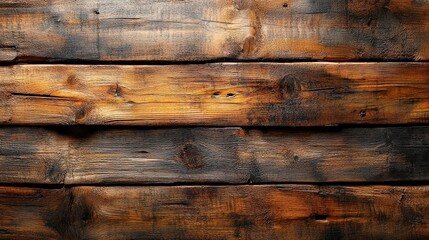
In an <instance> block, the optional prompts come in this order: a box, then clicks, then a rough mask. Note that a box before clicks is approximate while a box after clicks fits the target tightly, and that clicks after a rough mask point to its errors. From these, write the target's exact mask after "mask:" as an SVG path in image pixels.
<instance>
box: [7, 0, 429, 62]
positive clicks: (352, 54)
mask: <svg viewBox="0 0 429 240" xmlns="http://www.w3.org/2000/svg"><path fill="white" fill-rule="evenodd" d="M428 12H429V2H428V1H425V0H390V1H380V0H365V1H362V0H324V1H314V0H289V1H285V0H270V1H265V0H186V1H179V0H177V1H172V0H158V1H152V0H143V1H133V0H126V1H124V0H103V1H98V0H76V1H69V0H55V1H54V0H49V1H46V0H33V1H26V0H2V1H0V30H1V32H2V34H1V35H0V61H1V60H2V61H14V60H15V61H33V60H38V61H40V60H52V59H55V60H102V61H111V60H115V61H116V60H118V61H120V60H127V61H132V60H149V61H154V60H155V61H159V60H164V61H198V60H218V59H225V58H226V59H233V60H240V59H295V60H296V59H313V60H321V59H322V60H323V59H325V60H345V61H347V60H362V59H373V60H374V59H384V60H428V59H429V41H427V39H429V25H428V24H429V15H428Z"/></svg>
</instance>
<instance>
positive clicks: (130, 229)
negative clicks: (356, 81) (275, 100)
mask: <svg viewBox="0 0 429 240" xmlns="http://www.w3.org/2000/svg"><path fill="white" fill-rule="evenodd" d="M428 198H429V186H417V187H389V186H366V187H361V186H356V187H344V186H321V187H317V186H309V185H278V186H230V187H216V186H210V187H208V186H198V187H73V188H71V189H29V188H12V187H1V188H0V210H1V211H0V216H1V217H0V233H1V235H0V236H1V237H3V238H10V239H238V238H240V239H312V240H313V239H392V238H394V239H427V238H429V217H428V215H427V214H426V213H428V212H429V201H427V199H428Z"/></svg>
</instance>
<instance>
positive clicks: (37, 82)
mask: <svg viewBox="0 0 429 240" xmlns="http://www.w3.org/2000/svg"><path fill="white" fill-rule="evenodd" d="M0 93H1V95H0V123H1V124H114V125H162V126H171V125H206V126H207V125H208V126H323V125H335V124H410V123H428V122H429V101H428V99H429V64H427V63H222V64H196V65H161V66H158V65H146V66H133V65H128V66H118V65H98V66H92V65H16V66H5V67H1V68H0Z"/></svg>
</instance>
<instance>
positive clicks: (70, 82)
mask: <svg viewBox="0 0 429 240" xmlns="http://www.w3.org/2000/svg"><path fill="white" fill-rule="evenodd" d="M78 82H79V80H78V79H77V78H76V75H74V74H73V75H70V76H69V77H68V78H67V84H68V85H72V86H74V85H77V84H78Z"/></svg>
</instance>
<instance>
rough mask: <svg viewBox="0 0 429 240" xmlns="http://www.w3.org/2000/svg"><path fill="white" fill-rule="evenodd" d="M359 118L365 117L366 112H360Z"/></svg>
mask: <svg viewBox="0 0 429 240" xmlns="http://www.w3.org/2000/svg"><path fill="white" fill-rule="evenodd" d="M359 116H360V117H362V118H363V117H365V116H366V111H365V110H361V111H360V112H359Z"/></svg>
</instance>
